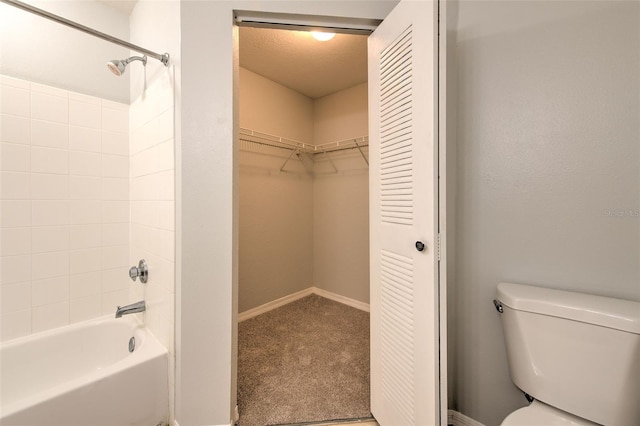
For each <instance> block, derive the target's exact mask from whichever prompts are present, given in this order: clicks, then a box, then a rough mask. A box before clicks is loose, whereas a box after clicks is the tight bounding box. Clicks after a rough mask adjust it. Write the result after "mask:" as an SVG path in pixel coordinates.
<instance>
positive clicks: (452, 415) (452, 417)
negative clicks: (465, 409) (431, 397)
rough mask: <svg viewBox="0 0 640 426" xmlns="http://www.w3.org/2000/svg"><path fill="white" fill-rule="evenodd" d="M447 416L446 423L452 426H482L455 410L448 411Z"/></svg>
mask: <svg viewBox="0 0 640 426" xmlns="http://www.w3.org/2000/svg"><path fill="white" fill-rule="evenodd" d="M447 414H448V418H449V421H448V423H449V424H450V425H453V426H484V425H483V424H482V423H480V422H479V421H477V420H474V419H472V418H471V417H467V416H465V415H464V414H462V413H460V412H458V411H455V410H449V411H448V413H447Z"/></svg>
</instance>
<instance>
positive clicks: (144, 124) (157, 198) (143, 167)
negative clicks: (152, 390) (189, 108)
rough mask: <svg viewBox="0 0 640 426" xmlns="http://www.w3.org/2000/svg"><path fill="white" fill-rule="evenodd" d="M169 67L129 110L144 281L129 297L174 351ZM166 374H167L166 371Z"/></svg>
mask: <svg viewBox="0 0 640 426" xmlns="http://www.w3.org/2000/svg"><path fill="white" fill-rule="evenodd" d="M172 87H173V84H172V76H171V74H170V71H168V72H167V73H166V74H165V75H163V76H161V77H159V78H158V79H157V80H155V81H154V82H151V83H147V89H146V91H145V93H144V96H141V97H140V98H138V99H137V100H136V101H134V102H133V103H132V105H131V109H130V124H131V125H130V127H131V131H130V139H131V141H130V142H131V143H130V146H131V157H130V176H131V184H130V203H131V205H130V208H131V240H130V241H131V257H130V258H129V261H130V263H134V262H135V263H137V261H138V259H140V258H143V257H144V258H145V259H146V260H147V263H148V265H149V270H150V273H149V281H148V283H147V285H146V286H145V287H144V289H143V291H142V292H141V290H140V289H139V288H136V287H132V288H131V289H130V297H131V299H132V301H134V300H139V298H140V297H144V299H145V300H146V302H147V311H146V312H145V323H146V324H147V326H148V327H149V328H150V329H151V331H152V332H153V333H154V335H155V336H156V337H157V338H158V340H160V342H161V343H162V344H163V345H165V346H166V347H167V349H168V350H169V352H170V354H171V355H172V359H173V356H174V355H175V350H174V324H175V321H174V299H175V225H174V219H175V215H174V211H175V189H174V174H175V173H174V167H175V166H174V164H175V156H174V150H175V143H174V105H173V90H172ZM171 374H172V373H171Z"/></svg>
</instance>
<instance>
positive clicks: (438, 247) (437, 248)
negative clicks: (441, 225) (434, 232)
mask: <svg viewBox="0 0 640 426" xmlns="http://www.w3.org/2000/svg"><path fill="white" fill-rule="evenodd" d="M441 250H442V249H441V245H440V234H438V237H437V239H436V252H437V255H438V262H440V251H441Z"/></svg>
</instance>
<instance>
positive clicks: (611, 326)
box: [494, 283, 640, 426]
mask: <svg viewBox="0 0 640 426" xmlns="http://www.w3.org/2000/svg"><path fill="white" fill-rule="evenodd" d="M494 304H495V306H496V309H497V310H498V312H500V318H501V322H502V329H503V332H504V338H505V345H506V350H507V358H508V361H509V372H510V374H511V380H512V381H513V383H514V384H515V385H516V386H517V387H518V388H520V389H521V390H522V391H523V392H525V394H526V395H527V397H528V399H529V400H532V402H531V404H530V405H529V406H527V407H524V408H521V409H519V410H516V411H514V412H513V413H511V414H509V415H508V416H507V417H506V418H505V419H504V421H503V422H502V424H501V425H502V426H514V425H520V426H525V425H526V426H534V425H535V426H539V425H545V426H570V425H571V426H574V425H575V426H583V425H598V424H602V425H612V426H627V425H629V426H631V425H640V403H638V401H640V302H634V301H629V300H622V299H614V298H610V297H601V296H594V295H589V294H582V293H575V292H569V291H562V290H553V289H549V288H543V287H536V286H531V285H523V284H511V283H500V284H498V289H497V297H496V300H494Z"/></svg>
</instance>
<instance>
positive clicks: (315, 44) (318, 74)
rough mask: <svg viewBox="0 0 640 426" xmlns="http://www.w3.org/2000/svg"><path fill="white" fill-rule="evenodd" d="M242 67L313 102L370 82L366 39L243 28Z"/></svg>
mask: <svg viewBox="0 0 640 426" xmlns="http://www.w3.org/2000/svg"><path fill="white" fill-rule="evenodd" d="M240 66H242V67H244V68H246V69H248V70H250V71H253V72H255V73H256V74H260V75H262V76H263V77H266V78H268V79H269V80H272V81H275V82H276V83H280V84H282V85H283V86H286V87H288V88H290V89H293V90H295V91H296V92H299V93H302V94H303V95H305V96H308V97H310V98H312V99H315V98H321V97H323V96H326V95H329V94H331V93H335V92H338V91H340V90H343V89H346V88H349V87H352V86H355V85H357V84H360V83H364V82H366V81H367V37H366V36H362V35H349V34H336V36H335V37H334V38H333V39H331V40H329V41H325V42H321V41H317V40H316V39H314V38H313V37H312V36H311V33H308V32H302V31H289V30H276V29H267V28H251V27H240Z"/></svg>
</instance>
